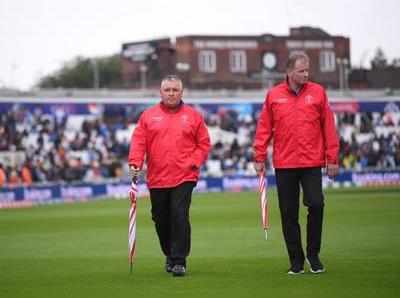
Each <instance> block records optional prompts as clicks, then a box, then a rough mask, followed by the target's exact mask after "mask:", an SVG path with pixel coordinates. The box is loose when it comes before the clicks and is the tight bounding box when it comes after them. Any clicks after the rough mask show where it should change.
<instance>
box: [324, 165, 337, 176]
mask: <svg viewBox="0 0 400 298" xmlns="http://www.w3.org/2000/svg"><path fill="white" fill-rule="evenodd" d="M326 174H327V175H328V177H329V178H334V177H335V176H336V175H337V174H339V165H337V164H327V165H326Z"/></svg>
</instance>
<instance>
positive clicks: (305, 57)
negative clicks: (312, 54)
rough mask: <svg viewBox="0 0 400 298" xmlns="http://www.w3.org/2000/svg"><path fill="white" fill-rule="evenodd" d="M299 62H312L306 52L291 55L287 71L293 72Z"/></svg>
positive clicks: (287, 63)
mask: <svg viewBox="0 0 400 298" xmlns="http://www.w3.org/2000/svg"><path fill="white" fill-rule="evenodd" d="M297 60H306V61H310V58H309V57H308V55H307V54H306V53H304V52H294V53H292V54H290V55H289V58H288V60H287V62H286V70H291V69H293V68H294V65H295V64H296V61H297Z"/></svg>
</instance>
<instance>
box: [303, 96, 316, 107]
mask: <svg viewBox="0 0 400 298" xmlns="http://www.w3.org/2000/svg"><path fill="white" fill-rule="evenodd" d="M313 100H314V97H312V96H311V95H306V96H305V97H304V101H305V103H306V104H308V105H309V104H312V102H313Z"/></svg>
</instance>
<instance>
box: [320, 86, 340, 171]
mask: <svg viewBox="0 0 400 298" xmlns="http://www.w3.org/2000/svg"><path fill="white" fill-rule="evenodd" d="M321 120H322V132H323V136H324V143H325V158H326V162H327V163H328V164H338V162H339V160H338V157H339V138H338V135H337V132H336V126H335V119H334V116H333V112H332V110H331V108H330V107H329V103H328V97H327V96H326V93H325V91H324V102H323V107H322V117H321Z"/></svg>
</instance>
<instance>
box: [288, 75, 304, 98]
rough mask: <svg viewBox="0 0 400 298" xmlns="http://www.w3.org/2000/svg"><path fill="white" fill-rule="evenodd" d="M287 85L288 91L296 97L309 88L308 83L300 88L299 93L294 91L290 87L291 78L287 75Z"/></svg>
mask: <svg viewBox="0 0 400 298" xmlns="http://www.w3.org/2000/svg"><path fill="white" fill-rule="evenodd" d="M285 85H286V89H287V90H288V92H290V93H292V94H293V95H295V96H298V95H299V94H300V93H301V92H302V91H303V90H304V89H306V87H307V83H305V84H303V85H302V86H301V87H300V89H299V91H298V92H296V91H294V90H293V89H292V88H291V87H290V85H289V78H288V76H287V75H286V79H285Z"/></svg>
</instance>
